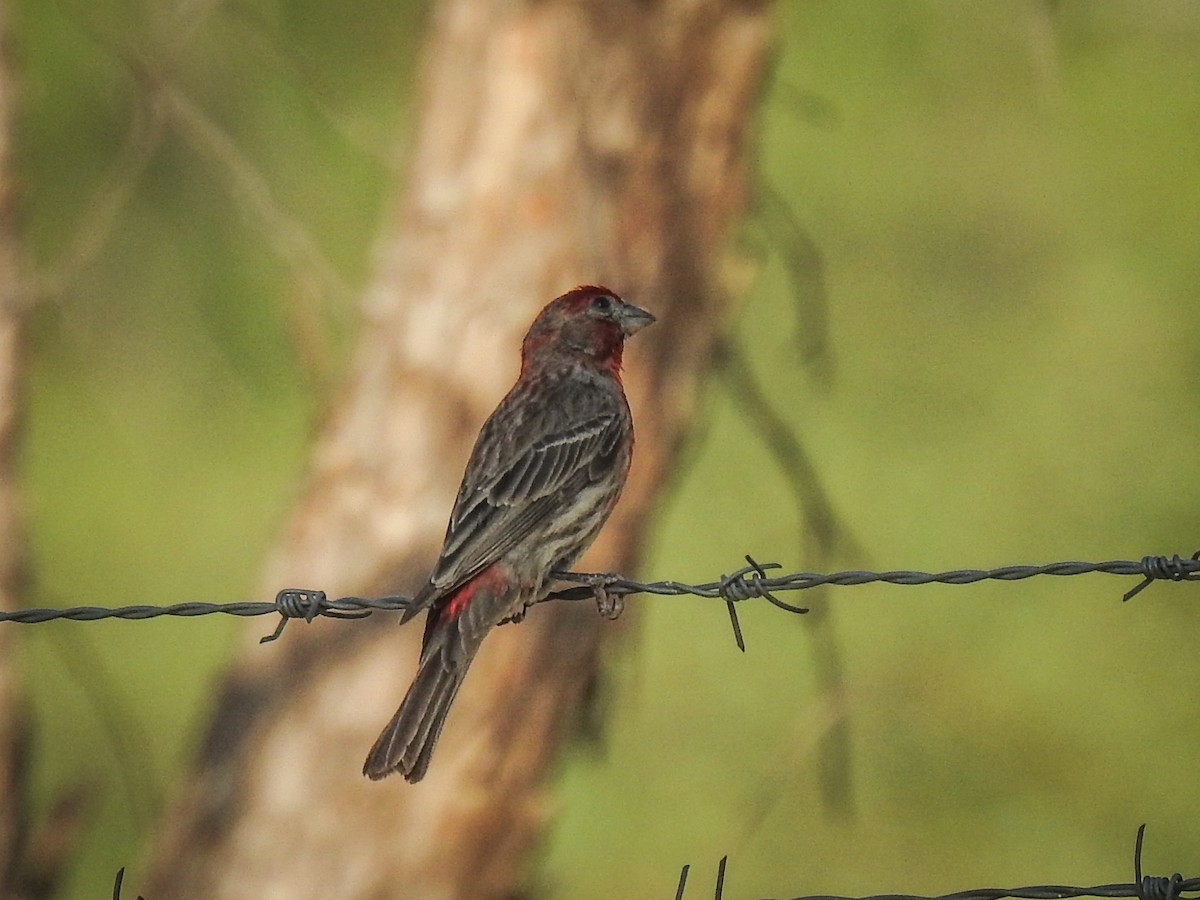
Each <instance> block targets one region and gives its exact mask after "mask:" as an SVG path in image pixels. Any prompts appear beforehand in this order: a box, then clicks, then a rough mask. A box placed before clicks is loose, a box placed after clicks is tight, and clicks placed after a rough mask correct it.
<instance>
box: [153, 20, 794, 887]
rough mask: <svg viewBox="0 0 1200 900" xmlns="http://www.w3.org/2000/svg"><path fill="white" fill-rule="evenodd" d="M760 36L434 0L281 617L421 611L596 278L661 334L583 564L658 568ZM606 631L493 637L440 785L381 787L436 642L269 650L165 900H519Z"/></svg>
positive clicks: (228, 732) (267, 586) (340, 630)
mask: <svg viewBox="0 0 1200 900" xmlns="http://www.w3.org/2000/svg"><path fill="white" fill-rule="evenodd" d="M767 14H768V7H767V6H766V4H764V3H762V2H729V0H724V2H721V0H661V2H632V0H628V2H625V0H571V2H568V0H543V2H533V0H527V2H514V0H445V2H442V3H440V4H438V5H437V6H436V9H435V12H434V15H433V18H432V23H431V33H430V35H429V38H428V45H427V59H426V65H425V70H424V83H423V84H424V89H425V95H424V102H423V107H422V115H421V119H420V122H419V133H418V140H417V145H416V148H415V153H414V158H413V161H412V170H411V181H410V183H409V184H408V185H407V194H406V196H405V199H404V201H403V203H402V204H401V205H400V207H399V210H398V215H397V217H396V221H395V224H394V228H393V229H392V230H391V232H390V233H389V234H387V235H385V236H384V238H383V239H382V242H381V245H380V251H379V257H378V266H377V274H376V277H375V279H374V283H373V284H372V286H371V288H370V289H369V291H368V292H367V295H366V298H365V301H364V304H363V328H362V334H361V338H360V341H359V345H358V348H357V351H356V353H355V356H354V361H353V364H352V370H351V372H350V374H349V377H348V379H347V382H346V384H345V387H344V389H343V390H342V392H341V393H340V396H338V397H337V398H336V402H335V403H334V405H333V407H332V409H331V412H330V415H329V418H328V420H327V421H326V422H325V424H324V427H323V428H322V430H321V433H320V435H319V438H318V441H317V443H316V447H315V449H314V453H313V457H312V464H311V471H310V476H309V480H308V484H307V487H306V488H305V490H304V492H303V494H302V496H301V498H300V501H299V503H298V504H297V508H296V510H295V513H294V515H293V516H292V518H291V520H290V522H289V524H288V526H287V528H286V530H285V533H284V535H283V537H282V540H281V542H280V545H279V547H278V549H277V550H276V552H275V553H274V555H273V557H272V559H271V561H270V563H269V565H268V566H267V571H266V575H265V578H264V581H263V585H262V590H263V591H264V593H272V592H274V591H275V590H277V589H278V588H280V587H284V586H293V585H295V586H306V587H318V588H322V589H324V590H326V591H328V592H330V593H331V594H341V593H373V592H395V591H411V590H412V589H414V588H415V587H416V586H417V585H418V583H419V580H420V578H421V577H422V576H423V575H424V574H425V568H426V567H427V566H428V565H429V564H430V563H431V562H432V560H433V558H434V556H435V554H436V551H437V547H438V546H439V544H440V541H441V537H442V533H443V531H444V529H445V524H446V517H447V514H448V511H449V508H450V504H451V502H452V500H453V496H454V492H455V490H456V488H457V484H458V480H459V477H460V475H461V472H462V467H463V464H464V462H465V460H466V456H467V453H468V451H469V449H470V444H471V441H472V440H473V439H474V436H475V434H476V432H477V430H478V428H479V426H480V424H481V423H482V421H483V419H484V418H485V417H486V415H487V414H488V412H490V410H491V408H492V407H493V406H494V405H495V403H496V402H497V401H498V400H499V398H500V397H501V396H502V395H503V393H504V392H505V391H506V390H507V388H508V387H509V386H510V385H511V383H512V381H513V379H514V378H515V376H516V369H517V361H518V360H517V348H518V347H519V343H520V337H521V334H522V332H523V331H524V329H525V327H526V326H527V325H528V323H529V322H530V320H531V319H532V317H533V315H534V314H535V313H536V311H537V310H538V309H539V308H540V306H541V305H542V304H543V303H545V302H546V301H548V300H550V299H551V298H553V297H554V296H555V295H556V294H558V293H560V292H562V291H564V290H566V289H568V288H571V287H573V286H574V285H576V284H577V283H580V282H589V281H598V282H602V283H605V284H607V285H609V286H610V287H612V288H614V289H615V290H617V291H618V292H620V293H621V294H622V295H624V296H625V297H627V298H628V299H630V300H632V301H634V302H636V303H638V304H640V305H643V306H645V307H647V308H648V309H650V310H651V311H653V312H654V313H655V314H656V315H657V316H658V317H659V323H658V324H657V325H655V326H653V327H652V328H650V329H648V330H647V331H646V332H644V333H642V334H639V335H638V336H637V337H636V338H635V339H634V340H633V341H632V342H631V344H630V347H629V349H628V351H627V357H626V372H627V374H626V379H625V380H626V385H627V387H628V390H629V394H630V400H631V405H632V407H633V411H634V417H635V420H636V427H637V433H638V444H637V449H636V452H635V460H634V467H633V471H632V475H631V479H630V483H629V486H628V488H627V490H626V496H625V497H624V499H623V500H622V503H621V505H620V506H619V507H618V510H617V512H616V513H615V514H614V516H613V518H612V520H610V522H609V525H608V526H607V527H606V529H605V531H604V533H603V535H602V536H601V538H600V540H599V541H598V543H597V545H596V546H595V548H594V549H593V552H591V553H589V555H588V556H587V557H586V558H585V560H584V561H583V563H582V564H581V567H582V568H591V569H604V570H607V569H613V570H621V571H632V570H634V569H636V566H637V562H638V560H639V557H640V555H641V546H642V538H643V532H644V529H645V526H646V520H647V512H648V511H649V509H650V508H651V507H652V504H653V502H654V499H655V494H656V492H657V490H658V489H659V488H660V486H661V485H662V484H663V482H664V478H665V476H666V475H667V473H668V467H669V465H670V462H671V459H672V456H673V453H674V450H675V448H676V446H677V444H678V443H679V441H680V439H681V438H682V436H683V434H684V432H685V430H686V429H687V428H688V426H689V423H690V420H691V417H692V415H693V411H694V406H695V404H694V398H695V395H696V393H697V390H698V386H699V383H700V380H701V377H702V375H703V374H704V372H705V370H706V369H707V367H708V362H709V351H710V349H711V347H712V346H713V344H714V341H715V340H716V338H717V337H718V335H719V333H720V331H721V329H722V328H723V327H724V325H725V323H726V321H727V312H728V309H727V308H728V298H727V297H726V294H725V292H724V291H723V290H722V287H721V278H720V271H721V261H722V258H723V256H724V253H725V250H726V244H727V242H728V241H729V239H730V234H731V230H732V228H733V227H734V226H735V225H736V224H737V222H738V220H739V218H740V217H741V216H742V214H743V212H744V210H745V205H746V193H747V180H748V174H747V172H748V167H749V165H750V162H751V159H750V157H751V153H750V151H751V145H752V138H753V127H754V120H753V114H754V109H755V106H756V103H757V100H758V97H759V91H760V88H761V84H762V81H763V75H764V69H765V66H766V63H767V58H768V54H769V39H770V33H771V29H770V21H769V18H768V15H767ZM627 615H628V613H627ZM605 628H609V629H610V633H611V628H612V626H611V625H606V623H604V622H603V621H602V620H601V619H600V618H599V617H598V616H597V614H596V611H595V609H594V608H593V607H589V606H585V605H583V604H545V605H543V606H540V607H538V608H536V609H534V610H532V611H531V613H530V615H529V617H528V618H527V619H526V621H525V622H524V623H523V624H521V625H516V626H508V627H505V628H501V629H498V630H497V631H496V632H495V633H494V634H493V635H492V636H490V637H489V638H488V640H487V642H486V644H485V645H484V649H483V651H482V652H481V654H480V656H479V658H478V660H477V661H476V663H475V665H474V666H473V668H472V671H471V673H470V675H469V677H468V679H467V682H466V685H465V687H464V689H463V691H462V693H461V694H460V695H459V698H458V700H457V702H456V704H455V708H454V710H453V711H452V712H451V714H450V718H449V721H448V723H447V727H446V731H445V733H444V735H443V737H442V741H441V743H440V745H439V747H438V750H437V753H436V754H435V756H434V760H433V765H432V768H431V770H430V773H429V775H428V776H427V777H426V779H425V780H424V781H423V782H421V783H420V784H418V785H408V784H406V783H405V782H404V781H403V780H401V779H400V778H398V777H397V778H392V779H389V780H387V781H384V782H381V783H371V782H368V781H367V780H366V779H364V778H363V777H362V776H361V774H360V769H361V765H362V760H363V757H364V755H365V753H366V751H367V749H368V747H369V746H370V745H371V742H372V740H373V739H374V737H375V735H376V733H377V732H378V730H379V729H380V728H381V727H382V726H383V724H384V723H385V722H386V721H387V719H388V718H389V716H390V715H391V713H392V711H393V710H394V708H395V706H396V705H397V703H398V702H399V700H400V698H401V697H402V696H403V694H404V690H405V687H406V686H407V683H408V681H409V679H410V678H411V676H412V673H413V670H414V668H415V661H416V660H415V654H416V650H417V644H418V639H419V632H420V628H419V625H414V626H412V627H409V628H406V629H403V630H400V629H397V628H396V627H395V617H394V616H379V615H377V616H375V617H373V618H372V619H371V620H369V621H367V622H365V623H361V624H360V623H330V622H321V623H318V624H316V625H311V626H306V625H304V624H293V625H292V626H290V627H289V629H288V630H287V632H286V633H285V635H284V637H283V638H282V640H281V641H280V642H278V643H276V644H274V645H267V646H264V647H259V646H257V645H255V646H253V647H250V648H248V649H247V651H246V653H245V654H244V656H243V659H242V661H241V663H240V665H239V666H238V668H237V670H236V671H235V673H234V674H233V675H232V676H231V678H230V680H229V682H228V684H227V688H226V690H225V691H224V693H223V695H222V696H221V697H220V698H219V706H218V709H217V711H216V718H215V721H214V724H213V726H212V730H211V732H210V734H209V737H208V740H207V742H206V745H205V747H204V749H203V752H202V754H201V759H200V761H199V766H198V769H197V771H196V772H195V774H194V778H193V780H192V781H191V782H190V783H189V784H188V785H187V786H186V788H185V789H184V790H183V792H182V794H181V796H180V797H179V798H178V801H177V803H176V804H175V805H174V806H173V808H172V809H171V810H170V812H169V815H168V817H167V819H166V821H165V823H164V828H163V831H162V834H161V835H160V839H159V841H158V844H157V847H156V853H155V860H154V872H153V876H152V878H151V880H150V881H149V883H148V884H147V885H146V886H145V887H144V893H145V894H146V895H147V896H149V897H153V898H154V900H166V898H171V897H187V898H198V897H255V898H271V897H281V898H282V897H286V898H299V897H339V898H342V897H390V896H396V897H400V896H403V897H416V898H425V897H431V898H432V897H438V898H442V897H446V898H450V897H472V898H479V897H510V896H514V894H515V893H516V891H517V889H518V887H519V885H520V884H521V882H522V878H523V876H524V869H525V866H526V862H527V858H528V851H529V850H530V849H531V847H532V846H533V845H534V842H535V841H536V839H537V837H538V835H539V833H540V830H541V828H542V826H543V825H544V823H545V821H546V817H547V813H548V809H549V806H548V802H547V797H546V794H545V790H544V780H545V776H546V774H547V770H548V766H549V764H550V762H551V760H552V758H553V756H554V753H555V750H556V748H557V746H558V745H559V743H560V741H561V740H562V738H563V736H564V733H565V732H566V731H567V726H568V725H569V724H570V719H571V717H572V714H573V713H574V712H575V711H576V709H577V707H578V705H579V703H580V699H581V696H582V694H583V692H584V690H585V688H586V685H587V683H588V682H589V680H590V679H592V678H593V677H594V675H595V670H596V665H597V652H596V651H597V644H598V640H599V638H600V636H601V634H602V633H603V631H604V629H605ZM261 630H262V626H261V624H260V625H259V626H257V630H256V631H255V632H254V634H255V635H257V634H259V633H261Z"/></svg>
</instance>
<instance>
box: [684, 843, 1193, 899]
mask: <svg viewBox="0 0 1200 900" xmlns="http://www.w3.org/2000/svg"><path fill="white" fill-rule="evenodd" d="M1145 834H1146V826H1145V825H1144V824H1143V825H1142V826H1140V827H1139V828H1138V832H1137V840H1136V841H1135V843H1134V848H1133V872H1134V880H1133V882H1132V883H1131V884H1099V885H1095V886H1093V887H1074V886H1070V885H1062V884H1042V885H1035V886H1033V887H1019V888H974V889H972V890H966V891H955V892H954V893H953V894H942V895H940V896H936V897H932V896H923V895H920V894H873V895H871V896H868V897H842V896H838V895H836V894H810V895H807V896H800V897H792V898H790V900H1002V898H1006V897H1015V898H1020V900H1064V898H1067V897H1136V898H1138V900H1181V898H1182V897H1184V895H1185V894H1191V893H1195V892H1197V891H1200V878H1184V877H1183V876H1182V875H1180V874H1179V873H1178V872H1176V873H1175V874H1174V875H1171V876H1170V877H1162V876H1155V875H1143V874H1142V839H1143V838H1144V837H1145ZM728 862H729V857H728V856H726V857H722V858H721V862H720V863H719V864H718V866H717V884H716V891H715V894H714V896H715V897H716V900H724V892H725V870H726V866H727V864H728ZM690 868H691V867H690V866H684V867H683V869H682V870H681V871H680V873H679V886H678V887H677V888H676V890H675V900H685V898H684V892H685V890H686V889H687V880H688V872H689V870H690Z"/></svg>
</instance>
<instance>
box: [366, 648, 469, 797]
mask: <svg viewBox="0 0 1200 900" xmlns="http://www.w3.org/2000/svg"><path fill="white" fill-rule="evenodd" d="M431 649H432V652H429V653H425V654H423V656H422V659H421V663H420V666H419V667H418V668H417V676H416V678H414V679H413V683H412V685H411V686H410V687H409V689H408V693H407V694H405V695H404V702H402V703H401V704H400V708H399V709H398V710H396V714H395V715H394V716H392V721H390V722H389V723H388V725H387V727H386V728H384V729H383V733H382V734H380V735H379V739H378V740H376V741H375V746H374V747H372V748H371V752H370V753H369V754H367V761H366V763H364V764H363V774H364V775H366V776H367V777H368V778H370V779H371V780H372V781H378V780H379V779H381V778H384V777H386V776H388V775H390V774H392V773H393V772H400V773H401V774H403V775H404V780H405V781H409V782H416V781H420V780H421V779H422V778H423V777H425V770H426V769H428V768H429V759H430V757H431V756H432V755H433V748H434V745H435V744H437V739H438V737H439V736H440V735H441V733H442V725H444V724H445V722H446V714H447V713H448V712H450V705H451V704H452V703H453V702H454V696H455V695H456V694H457V693H458V688H459V686H460V685H461V684H462V682H463V678H465V677H466V674H467V667H468V666H470V665H471V660H472V659H473V658H474V656H475V654H474V652H470V653H468V654H463V653H462V652H461V649H462V648H461V646H460V648H459V650H460V652H459V653H453V654H451V653H448V652H446V649H447V648H445V647H437V648H431ZM472 649H474V648H472Z"/></svg>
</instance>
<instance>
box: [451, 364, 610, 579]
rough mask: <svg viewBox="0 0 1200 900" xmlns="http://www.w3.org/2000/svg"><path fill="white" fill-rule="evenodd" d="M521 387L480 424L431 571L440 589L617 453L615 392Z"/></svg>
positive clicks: (518, 536) (481, 563)
mask: <svg viewBox="0 0 1200 900" xmlns="http://www.w3.org/2000/svg"><path fill="white" fill-rule="evenodd" d="M540 388H541V390H543V391H547V393H548V395H546V396H541V397H539V398H537V402H536V403H531V402H530V400H531V399H533V398H532V397H530V396H529V394H530V392H531V389H529V388H526V387H525V386H524V385H522V384H520V383H519V384H518V385H517V386H516V387H514V388H513V390H512V391H511V392H510V393H509V395H508V396H507V397H506V398H505V399H504V400H503V401H502V402H501V404H500V406H499V407H497V408H496V411H495V412H494V413H492V416H491V417H490V418H489V419H488V421H487V422H486V423H485V424H484V427H483V429H482V430H481V431H480V433H479V439H478V440H477V441H476V443H475V449H474V450H473V451H472V453H471V459H470V462H468V463H467V470H466V473H465V474H464V476H463V483H462V487H461V488H460V489H459V492H458V499H457V500H456V501H455V504H454V511H453V512H452V513H451V515H450V525H449V527H448V528H447V530H446V540H445V543H444V545H443V547H442V553H441V556H440V557H439V558H438V561H437V564H436V565H435V566H434V570H433V573H432V574H431V575H430V582H431V583H432V585H434V586H435V588H436V592H437V593H438V594H444V593H446V592H448V591H451V590H453V589H454V588H455V587H457V586H458V585H460V584H462V583H463V582H464V581H466V580H467V579H468V578H470V577H471V576H473V575H475V574H476V573H477V572H479V571H480V570H482V569H484V568H486V567H487V566H489V565H491V564H492V563H494V562H496V560H498V559H500V557H501V556H503V555H504V554H505V553H506V552H507V551H509V550H511V549H512V548H513V547H514V546H516V545H517V544H518V543H520V541H521V540H523V539H524V538H526V537H527V536H528V535H529V534H530V533H531V532H532V531H533V530H534V529H535V528H536V527H537V525H538V523H539V522H541V521H542V520H543V519H544V518H545V517H546V516H548V515H552V514H553V511H554V508H555V507H556V506H557V505H558V504H561V503H562V502H563V498H564V497H569V496H570V494H571V493H574V492H576V491H578V490H580V489H582V487H583V486H584V485H586V484H587V483H588V482H589V481H591V480H593V478H594V476H593V475H592V474H591V472H592V471H594V470H595V468H596V467H600V468H603V467H604V466H605V465H606V464H607V463H609V462H611V460H612V459H613V456H614V454H616V453H617V452H619V449H620V444H621V442H622V440H623V439H624V438H623V435H625V434H627V433H628V429H627V428H626V421H627V418H628V415H629V412H628V407H626V406H625V404H624V402H623V399H622V397H621V396H620V394H619V393H614V392H611V391H608V390H604V389H601V388H600V387H599V386H594V385H586V386H581V385H578V384H576V385H570V384H562V383H559V384H555V385H546V384H545V383H542V384H541V385H540Z"/></svg>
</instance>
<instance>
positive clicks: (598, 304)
mask: <svg viewBox="0 0 1200 900" xmlns="http://www.w3.org/2000/svg"><path fill="white" fill-rule="evenodd" d="M612 305H613V298H612V297H610V296H608V294H600V295H599V296H598V297H596V298H595V299H594V300H593V301H592V309H594V310H596V312H602V313H606V312H608V311H609V310H610V309H612Z"/></svg>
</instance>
